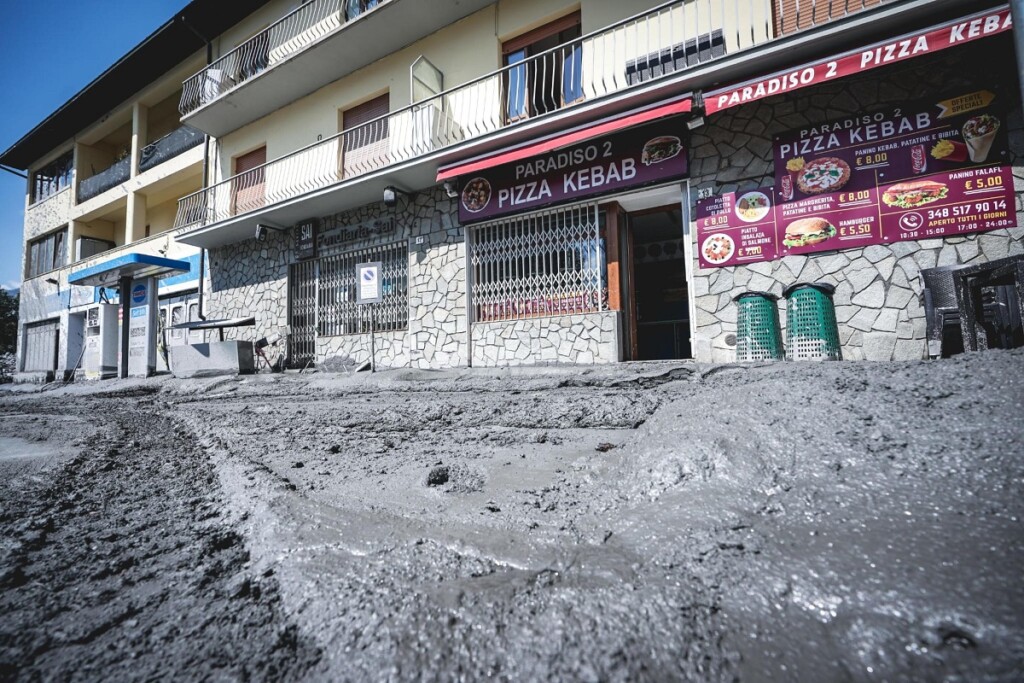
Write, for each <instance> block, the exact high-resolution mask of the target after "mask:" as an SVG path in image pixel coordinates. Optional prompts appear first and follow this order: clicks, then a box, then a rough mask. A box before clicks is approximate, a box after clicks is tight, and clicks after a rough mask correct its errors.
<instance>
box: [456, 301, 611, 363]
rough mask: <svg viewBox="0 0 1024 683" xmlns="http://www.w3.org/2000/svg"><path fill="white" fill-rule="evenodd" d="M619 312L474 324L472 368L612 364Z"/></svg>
mask: <svg viewBox="0 0 1024 683" xmlns="http://www.w3.org/2000/svg"><path fill="white" fill-rule="evenodd" d="M617 360H619V312H618V311H604V312H602V313H590V314H585V315H566V316H555V317H549V318H530V319H527V320H508V321H502V322H489V323H476V324H474V325H473V365H475V366H502V365H533V364H537V363H579V364H581V365H589V364H593V363H614V362H615V361H617Z"/></svg>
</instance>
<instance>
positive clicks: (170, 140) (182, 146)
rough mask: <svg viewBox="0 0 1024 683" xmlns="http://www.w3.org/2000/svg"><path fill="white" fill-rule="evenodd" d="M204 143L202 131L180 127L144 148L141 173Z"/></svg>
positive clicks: (140, 167)
mask: <svg viewBox="0 0 1024 683" xmlns="http://www.w3.org/2000/svg"><path fill="white" fill-rule="evenodd" d="M202 142H203V134H202V133H201V132H200V131H198V130H196V129H195V128H193V127H192V126H179V127H178V128H175V129H174V130H172V131H171V132H170V133H168V134H167V135H164V136H163V137H162V138H159V139H157V140H154V141H153V142H151V143H149V144H148V145H146V146H145V147H143V148H142V152H141V153H140V155H139V172H140V173H141V172H142V171H148V170H149V169H151V168H155V167H157V166H159V165H160V164H162V163H163V162H165V161H169V160H171V159H173V158H174V157H176V156H178V155H179V154H182V153H183V152H187V151H188V150H190V149H192V148H193V147H196V146H198V145H200V144H202Z"/></svg>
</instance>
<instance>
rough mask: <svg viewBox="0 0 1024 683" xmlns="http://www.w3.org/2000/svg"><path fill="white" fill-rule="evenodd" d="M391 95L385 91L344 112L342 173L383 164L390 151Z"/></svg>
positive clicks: (363, 169) (342, 121) (358, 172)
mask: <svg viewBox="0 0 1024 683" xmlns="http://www.w3.org/2000/svg"><path fill="white" fill-rule="evenodd" d="M389 111H390V97H389V94H388V93H384V94H383V95H381V96H380V97H375V98H373V99H372V100H370V101H368V102H364V103H362V104H360V105H357V106H355V107H352V108H351V109H346V110H345V111H343V112H342V113H341V129H342V136H341V150H340V153H341V167H342V177H351V176H353V175H358V174H360V173H366V172H367V171H370V170H373V169H375V168H378V167H380V166H382V165H383V163H384V160H385V159H386V158H387V153H388V142H387V141H388V116H387V114H388V112H389Z"/></svg>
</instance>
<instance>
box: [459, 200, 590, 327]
mask: <svg viewBox="0 0 1024 683" xmlns="http://www.w3.org/2000/svg"><path fill="white" fill-rule="evenodd" d="M602 223H603V222H602V219H601V217H600V215H599V213H598V209H597V205H596V204H583V205H577V206H571V207H566V208H558V209H553V210H550V211H542V212H538V213H534V214H529V215H526V216H519V217H516V218H513V219H508V220H501V221H494V222H491V223H485V224H483V225H480V226H478V227H476V228H474V229H473V231H472V244H471V258H470V262H471V263H472V267H473V304H474V307H475V315H476V321H477V322H490V321H495V320H517V319H521V318H534V317H543V316H554V315H570V314H574V313H592V312H596V311H603V310H606V309H607V308H608V273H607V259H606V257H605V240H604V235H603V225H602Z"/></svg>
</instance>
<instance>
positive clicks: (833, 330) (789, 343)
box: [782, 282, 843, 360]
mask: <svg viewBox="0 0 1024 683" xmlns="http://www.w3.org/2000/svg"><path fill="white" fill-rule="evenodd" d="M835 291H836V288H835V287H834V286H832V285H830V284H826V283H822V282H797V283H796V284H793V285H790V286H789V287H786V289H785V290H784V291H783V292H782V295H783V296H784V297H786V360H842V359H843V352H842V349H841V348H840V346H839V326H838V325H837V324H836V308H835V305H834V304H833V302H832V295H833V294H834V293H835Z"/></svg>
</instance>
